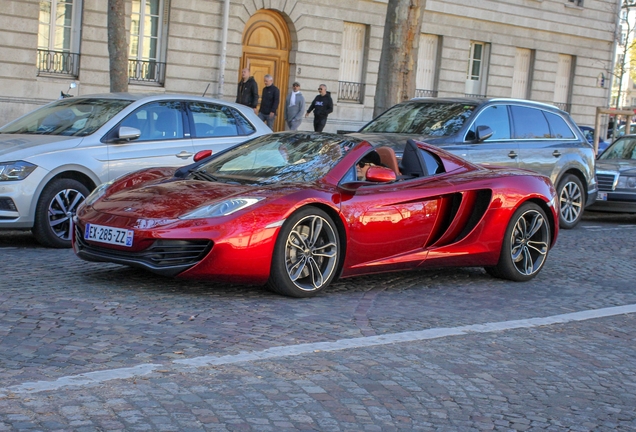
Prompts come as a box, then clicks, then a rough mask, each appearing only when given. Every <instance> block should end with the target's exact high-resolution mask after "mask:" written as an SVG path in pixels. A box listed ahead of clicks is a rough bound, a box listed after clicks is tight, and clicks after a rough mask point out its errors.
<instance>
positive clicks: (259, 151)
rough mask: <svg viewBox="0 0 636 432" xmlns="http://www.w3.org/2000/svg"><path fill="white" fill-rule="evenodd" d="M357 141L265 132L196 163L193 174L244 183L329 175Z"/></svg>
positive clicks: (193, 176) (334, 136)
mask: <svg viewBox="0 0 636 432" xmlns="http://www.w3.org/2000/svg"><path fill="white" fill-rule="evenodd" d="M357 143H358V142H357V141H352V140H351V139H344V137H340V136H337V135H314V134H311V133H308V134H275V135H265V136H262V137H260V138H256V139H254V140H252V141H249V142H247V143H245V144H241V145H239V146H237V147H235V148H233V149H231V150H228V151H227V152H225V153H223V154H221V155H219V156H217V157H216V158H214V159H212V160H211V161H210V162H208V163H207V164H204V165H202V166H199V167H197V169H196V170H195V171H193V172H192V173H191V177H192V178H195V179H199V180H208V181H227V182H234V181H235V182H238V183H245V184H273V183H289V182H294V183H298V182H311V181H315V180H317V179H319V178H321V177H323V176H324V175H326V174H327V173H328V172H329V171H330V170H331V168H332V167H333V166H334V165H335V164H336V163H338V161H340V159H342V157H343V156H344V155H345V154H346V153H347V152H348V151H349V150H350V149H351V148H352V147H353V146H355V145H356V144H357Z"/></svg>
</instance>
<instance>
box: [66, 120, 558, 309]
mask: <svg viewBox="0 0 636 432" xmlns="http://www.w3.org/2000/svg"><path fill="white" fill-rule="evenodd" d="M396 147H400V148H396ZM396 147H390V146H384V145H382V146H377V145H374V144H373V143H370V142H367V141H362V140H358V139H356V138H352V137H347V136H340V135H333V134H321V133H313V132H312V133H309V132H288V133H277V134H272V135H266V136H262V137H259V138H256V139H253V140H251V141H248V142H246V143H243V144H240V145H238V146H236V147H233V148H231V149H229V150H226V151H224V152H221V153H219V154H216V155H211V156H208V157H205V158H204V159H202V160H199V161H198V162H195V163H194V164H192V165H189V166H186V167H182V168H155V169H146V170H142V171H137V172H134V173H131V174H128V175H125V176H123V177H120V178H119V179H117V180H115V181H113V182H109V183H105V184H103V185H101V186H100V187H98V188H97V189H96V190H95V191H94V192H93V193H92V194H91V195H90V196H88V197H87V199H86V201H85V202H84V203H83V204H82V206H81V208H80V209H79V210H78V212H77V215H76V218H75V229H74V238H73V246H74V250H75V253H76V254H77V255H78V256H79V257H80V258H82V259H85V260H88V261H106V262H113V263H119V264H125V265H129V266H136V267H142V268H145V269H148V270H150V271H152V272H155V273H159V274H162V275H166V276H177V277H183V278H204V279H209V280H214V281H231V282H239V283H249V284H262V285H267V286H268V287H269V288H270V289H271V290H273V291H276V292H278V293H280V294H284V295H289V296H293V297H308V296H312V295H315V294H317V293H318V292H321V291H322V290H324V289H325V288H326V287H327V286H328V285H329V284H330V283H331V282H332V281H333V280H334V279H336V278H343V277H350V276H356V275H363V274H370V273H378V272H388V271H402V270H407V269H422V268H431V267H435V268H438V267H447V266H458V267H468V266H483V267H485V269H486V271H487V272H488V273H489V274H491V275H493V276H495V277H501V278H505V279H510V280H513V281H526V280H529V279H531V278H533V277H534V276H536V275H537V273H539V271H540V270H541V268H542V267H543V265H544V264H545V261H546V259H547V256H548V251H549V249H550V248H551V247H552V246H553V245H554V242H555V240H556V238H557V232H558V231H557V230H558V208H557V207H558V200H557V199H556V193H555V189H554V187H553V186H552V183H551V182H550V180H549V179H548V178H547V177H544V176H542V175H538V174H535V173H532V172H529V171H521V170H514V169H503V168H502V169H493V168H484V167H482V166H478V165H474V164H471V163H469V162H467V161H465V160H463V159H460V158H458V157H457V156H454V155H451V154H450V153H447V152H445V151H443V150H440V149H439V148H437V147H433V146H429V145H426V144H423V143H418V142H415V141H412V140H409V141H407V142H404V143H403V144H402V145H399V146H396ZM396 153H397V154H400V155H402V156H401V158H400V160H398V158H396V156H395V154H396Z"/></svg>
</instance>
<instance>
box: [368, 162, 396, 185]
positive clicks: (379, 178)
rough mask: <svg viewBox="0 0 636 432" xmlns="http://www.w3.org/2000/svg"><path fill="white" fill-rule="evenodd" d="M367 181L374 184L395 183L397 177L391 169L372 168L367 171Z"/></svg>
mask: <svg viewBox="0 0 636 432" xmlns="http://www.w3.org/2000/svg"><path fill="white" fill-rule="evenodd" d="M366 177H367V181H370V182H374V183H388V182H392V181H395V180H396V179H397V176H396V174H395V171H393V170H392V169H391V168H386V167H381V166H372V167H370V168H369V169H368V170H367V175H366Z"/></svg>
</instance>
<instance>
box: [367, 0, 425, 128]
mask: <svg viewBox="0 0 636 432" xmlns="http://www.w3.org/2000/svg"><path fill="white" fill-rule="evenodd" d="M425 5H426V0H389V4H388V6H387V12H386V22H385V25H384V39H383V41H382V54H381V55H380V69H379V71H378V84H377V87H376V91H375V104H374V107H373V117H376V116H378V115H380V114H382V113H383V112H384V111H386V110H387V109H388V108H390V107H392V106H393V105H395V104H396V103H398V102H402V101H405V100H408V99H411V98H412V97H414V96H415V72H416V67H417V50H418V46H419V43H420V32H421V29H422V19H423V14H424V7H425Z"/></svg>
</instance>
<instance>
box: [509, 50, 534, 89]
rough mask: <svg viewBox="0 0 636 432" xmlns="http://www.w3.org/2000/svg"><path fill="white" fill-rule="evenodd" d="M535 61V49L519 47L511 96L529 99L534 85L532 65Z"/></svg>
mask: <svg viewBox="0 0 636 432" xmlns="http://www.w3.org/2000/svg"><path fill="white" fill-rule="evenodd" d="M533 62H534V51H533V50H529V49H525V48H517V54H516V55H515V69H514V72H513V75H512V90H511V92H510V97H512V98H517V99H528V96H529V95H530V88H531V86H532V65H533Z"/></svg>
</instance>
